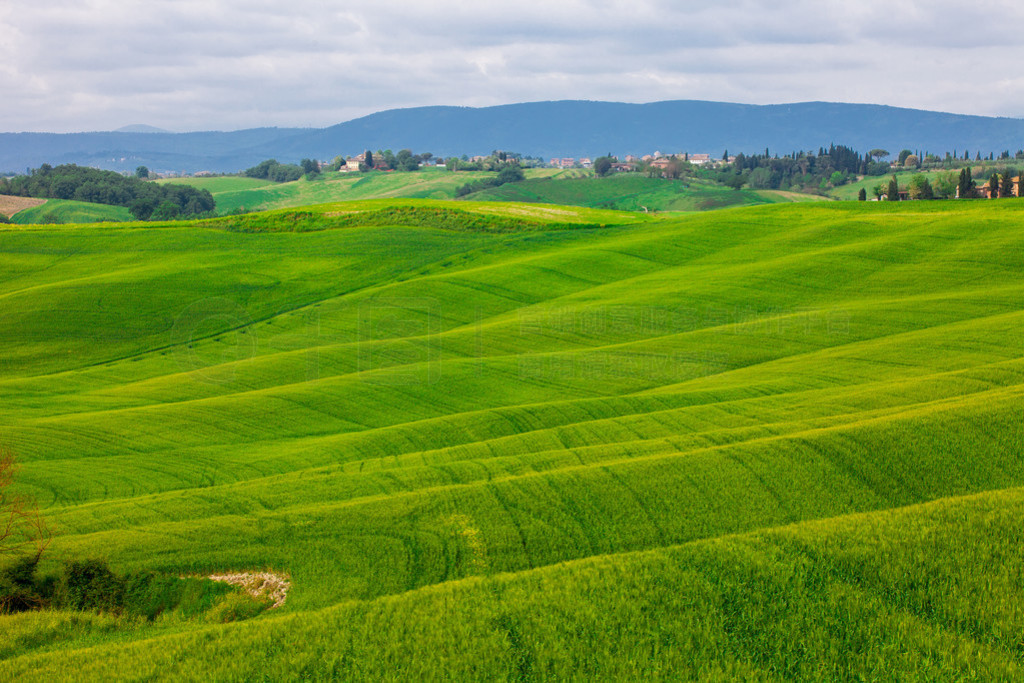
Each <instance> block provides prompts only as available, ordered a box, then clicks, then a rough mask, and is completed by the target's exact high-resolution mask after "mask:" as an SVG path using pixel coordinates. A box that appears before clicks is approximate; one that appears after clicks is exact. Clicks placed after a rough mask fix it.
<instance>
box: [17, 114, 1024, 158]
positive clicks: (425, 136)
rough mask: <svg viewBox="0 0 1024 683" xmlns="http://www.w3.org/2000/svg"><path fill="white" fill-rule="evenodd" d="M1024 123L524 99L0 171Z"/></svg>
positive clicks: (1003, 127)
mask: <svg viewBox="0 0 1024 683" xmlns="http://www.w3.org/2000/svg"><path fill="white" fill-rule="evenodd" d="M1022 138H1024V120H1021V119H1011V118H995V117H985V116H965V115H960V114H949V113H943V112H931V111H922V110H916V109H904V108H900V107H890V106H882V105H872V104H848V103H834V102H800V103H793V104H774V105H752V104H733V103H727V102H706V101H699V100H673V101H667V102H651V103H647V104H630V103H624V102H590V101H559V102H525V103H517V104H507V105H500V106H494V107H481V108H474V107H439V106H434V107H415V108H411V109H392V110H387V111H382V112H377V113H375V114H370V115H369V116H364V117H361V118H358V119H354V120H352V121H346V122H343V123H339V124H337V125H335V126H331V127H329V128H322V129H277V128H258V129H252V130H243V131H234V132H226V133H221V132H202V133H180V134H166V133H73V134H63V135H57V134H47V133H0V171H18V172H20V171H21V170H22V169H24V168H27V167H32V168H35V167H38V166H39V165H41V164H42V163H44V162H45V163H50V164H52V165H56V164H61V163H78V164H81V165H89V166H98V167H100V168H105V169H110V170H117V171H127V172H131V171H134V170H135V168H136V167H137V166H139V165H146V166H148V167H149V168H150V169H152V170H154V171H187V172H196V171H203V170H205V171H217V172H226V173H234V172H236V171H239V170H241V169H244V168H248V167H250V166H253V165H255V164H257V163H259V162H260V161H263V160H264V159H269V158H277V159H279V160H280V161H287V162H298V161H299V160H300V159H302V158H304V157H309V158H319V159H332V158H334V156H335V155H338V154H357V153H360V152H362V151H363V150H366V149H370V150H374V151H375V150H378V149H392V150H399V149H402V148H409V149H412V150H414V151H416V152H427V151H429V152H432V153H434V154H435V155H438V156H442V157H447V156H450V155H462V154H488V153H490V152H491V151H492V150H495V149H503V150H506V151H515V152H519V153H521V154H527V155H531V156H541V157H544V158H548V157H597V156H600V155H602V154H605V153H611V154H617V155H624V154H637V155H642V154H650V153H653V152H654V151H656V150H660V151H662V152H665V153H679V152H690V153H694V152H704V153H710V154H713V155H715V156H716V157H717V156H718V155H721V154H722V153H723V152H724V151H725V150H728V151H730V152H732V153H736V152H744V153H747V154H754V153H761V152H762V151H763V150H764V149H765V148H766V147H767V148H769V149H770V150H771V152H772V153H780V154H788V153H790V152H795V151H799V150H816V149H818V148H819V147H826V148H827V147H828V146H829V145H830V144H832V143H835V144H843V145H847V146H850V147H853V148H854V149H856V150H859V151H861V152H867V151H868V150H870V149H872V148H876V147H881V148H885V149H888V150H889V151H891V152H893V153H896V152H897V151H898V150H900V149H904V148H908V149H913V150H929V151H932V152H934V153H938V154H940V155H941V154H942V153H944V152H947V151H948V152H951V151H953V150H960V151H962V150H971V151H972V152H974V151H981V152H982V153H983V154H986V155H987V154H988V153H989V152H995V153H996V154H999V153H1000V152H1002V151H1003V150H1010V151H1011V152H1013V151H1015V150H1017V149H1019V148H1020V144H1021V143H1020V141H1021V139H1022Z"/></svg>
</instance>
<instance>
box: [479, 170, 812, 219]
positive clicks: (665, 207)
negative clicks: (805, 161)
mask: <svg viewBox="0 0 1024 683" xmlns="http://www.w3.org/2000/svg"><path fill="white" fill-rule="evenodd" d="M471 198H472V199H479V200H483V201H519V202H522V201H525V202H541V203H548V204H569V205H574V206H591V207H600V208H606V209H617V210H620V211H644V210H646V211H710V210H713V209H722V208H730V207H738V206H751V205H755V204H770V203H777V202H790V201H812V200H814V199H816V198H815V197H811V196H810V195H797V194H796V193H792V192H789V193H779V192H758V191H754V190H734V189H732V188H729V187H725V186H722V185H718V184H716V183H711V182H706V181H699V180H689V181H681V180H668V179H665V178H648V177H646V176H644V175H641V174H639V173H622V174H616V175H611V176H608V177H605V178H597V177H594V176H592V175H591V176H589V177H585V178H577V179H564V178H558V179H547V178H538V179H529V180H526V181H524V182H519V183H514V184H511V185H502V186H501V187H497V188H492V189H488V190H483V191H481V192H477V193H474V194H473V195H471Z"/></svg>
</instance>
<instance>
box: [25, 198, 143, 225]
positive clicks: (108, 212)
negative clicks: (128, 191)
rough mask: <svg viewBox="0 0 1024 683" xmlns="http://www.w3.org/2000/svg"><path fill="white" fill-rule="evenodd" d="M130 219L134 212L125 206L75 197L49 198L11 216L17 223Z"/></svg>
mask: <svg viewBox="0 0 1024 683" xmlns="http://www.w3.org/2000/svg"><path fill="white" fill-rule="evenodd" d="M130 220H132V214H131V212H130V211H129V210H128V209H127V208H125V207H123V206H109V205H107V204H92V203H90V202H79V201H75V200H73V199H48V200H46V203H45V204H39V205H38V206H33V207H30V208H27V209H23V210H21V211H18V212H17V213H16V214H14V216H12V217H11V222H12V223H14V224H17V225H33V224H45V223H101V222H118V221H130Z"/></svg>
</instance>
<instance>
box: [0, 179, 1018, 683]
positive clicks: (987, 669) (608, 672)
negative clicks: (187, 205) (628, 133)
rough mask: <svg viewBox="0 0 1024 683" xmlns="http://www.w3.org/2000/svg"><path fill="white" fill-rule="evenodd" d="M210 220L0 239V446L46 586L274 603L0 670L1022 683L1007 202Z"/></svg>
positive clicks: (1013, 240) (350, 208) (113, 624)
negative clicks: (30, 505) (229, 594)
mask: <svg viewBox="0 0 1024 683" xmlns="http://www.w3.org/2000/svg"><path fill="white" fill-rule="evenodd" d="M730 192H731V191H730ZM241 219H244V220H245V221H249V222H248V223H239V224H237V225H235V224H232V223H230V221H231V220H235V219H219V220H217V221H211V222H201V223H196V224H187V223H182V224H168V225H164V226H146V225H143V224H125V225H120V226H86V225H83V226H67V227H61V228H50V227H36V228H31V229H24V228H13V227H11V228H6V229H4V228H0V272H3V273H4V278H3V279H2V280H0V299H2V300H3V302H4V310H5V314H6V315H5V316H3V317H2V318H0V392H2V394H3V396H4V410H3V411H2V412H0V441H2V442H3V443H5V444H8V445H9V446H10V447H11V448H12V449H13V450H14V451H15V452H16V453H17V454H18V455H19V456H20V458H21V460H22V462H23V469H22V477H21V486H22V488H23V490H24V491H25V492H27V493H31V494H33V495H35V496H36V497H37V498H38V499H39V500H40V502H41V504H42V505H43V506H44V508H45V511H46V513H47V516H48V518H49V519H50V520H51V521H52V523H53V525H54V527H55V529H56V530H57V536H56V538H55V539H54V542H53V545H52V548H51V552H50V554H49V556H48V559H47V560H46V562H48V564H47V565H46V566H44V571H51V570H53V569H54V568H55V567H56V566H57V564H58V563H59V562H60V561H61V560H63V559H71V558H80V557H91V556H97V555H98V556H103V557H106V558H108V559H109V561H110V563H111V565H112V566H113V567H114V568H115V569H116V570H117V571H120V572H128V571H136V570H151V571H158V572H163V573H166V574H169V575H193V574H207V573H213V572H222V571H229V570H238V571H256V570H264V569H266V570H271V571H275V572H279V573H286V574H289V575H290V576H291V577H292V589H291V592H290V593H289V598H288V602H287V603H286V605H285V606H284V607H282V608H281V609H279V610H274V611H273V612H270V613H267V614H264V615H263V616H259V617H256V618H254V619H251V620H249V621H246V622H244V623H239V624H232V625H218V624H210V623H207V622H199V621H195V620H188V619H166V620H163V621H161V620H157V621H155V622H153V623H147V624H138V623H134V622H128V621H125V620H124V619H116V618H113V617H109V616H106V615H92V614H89V615H81V614H72V613H63V612H59V613H39V614H30V615H21V616H0V632H5V633H10V634H16V635H15V636H9V638H12V639H13V641H8V642H13V643H14V644H13V645H9V646H8V647H7V649H6V650H3V652H4V654H3V655H2V661H0V678H12V679H14V678H28V679H33V678H36V679H70V678H76V677H79V678H81V677H84V678H95V677H100V676H102V675H103V673H102V672H104V671H110V670H116V671H118V672H119V674H120V675H121V676H122V677H124V678H133V679H143V678H176V679H177V678H186V679H198V678H211V677H212V678H218V679H239V678H254V677H261V676H262V677H268V678H271V679H280V678H301V677H311V678H328V677H339V678H344V679H373V680H380V679H382V678H383V679H397V678H404V679H409V678H437V677H441V676H446V677H450V678H454V679H462V680H465V679H471V678H472V679H494V678H513V679H518V680H528V679H531V678H533V679H561V678H566V677H572V676H582V677H587V678H611V679H623V678H634V679H635V678H638V677H643V678H645V679H646V678H679V677H681V678H688V677H707V678H712V679H714V678H722V679H726V678H779V679H823V678H825V679H833V678H842V679H862V678H868V679H879V678H885V679H895V678H907V679H910V678H920V677H926V678H935V679H963V678H972V677H975V678H983V679H999V678H1006V679H1011V678H1014V677H1015V676H1017V675H1018V674H1019V669H1020V666H1021V655H1020V648H1019V643H1018V640H1019V633H1020V629H1021V625H1022V622H1021V619H1022V617H1021V614H1022V612H1021V611H1020V610H1019V609H1018V608H1017V607H1016V606H1017V605H1019V604H1020V597H1021V596H1020V590H1021V583H1020V581H1019V580H1018V579H1019V575H1020V573H1021V572H1022V571H1024V563H1022V561H1021V560H1022V558H1021V554H1020V548H1021V547H1022V546H1021V543H1020V541H1021V539H1020V529H1019V526H1020V525H1019V519H1020V514H1021V512H1022V506H1024V493H1022V491H1024V460H1022V458H1021V456H1022V444H1024V429H1022V424H1024V423H1022V421H1021V411H1020V405H1021V400H1022V398H1024V337H1022V335H1021V332H1020V330H1021V329H1022V325H1021V323H1022V322H1024V285H1022V284H1021V281H1020V277H1019V273H1020V272H1021V269H1022V267H1024V248H1022V247H1024V232H1022V231H1021V230H1020V226H1021V225H1022V223H1024V204H1021V203H1019V202H1016V201H1012V200H1007V201H1004V202H991V203H985V202H929V203H903V204H888V203H883V204H877V203H867V204H859V203H841V204H840V203H825V204H795V203H791V204H785V205H774V206H758V207H751V208H741V209H736V210H732V211H727V212H714V213H706V214H694V215H688V216H683V217H678V216H674V217H661V218H652V217H650V216H646V217H643V216H641V217H639V218H638V217H636V216H634V215H630V214H621V213H616V212H613V211H605V210H598V209H585V208H570V207H554V206H550V205H548V206H544V205H527V204H517V203H510V204H478V203H473V202H457V203H450V202H442V201H436V200H421V201H413V200H401V201H386V200H374V201H364V202H356V203H352V204H346V203H338V204H327V205H322V206H315V207H308V208H303V209H301V210H285V211H281V212H277V213H271V214H267V215H265V216H244V217H241ZM241 219H240V220H241ZM289 221H290V222H291V225H289ZM282 226H285V227H282ZM296 226H298V230H296V229H293V228H295V227H296ZM623 634H629V635H628V637H624V636H623Z"/></svg>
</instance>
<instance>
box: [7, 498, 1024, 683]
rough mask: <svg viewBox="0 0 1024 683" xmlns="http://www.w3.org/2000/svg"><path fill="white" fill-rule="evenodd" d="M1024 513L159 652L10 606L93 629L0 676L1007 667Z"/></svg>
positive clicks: (96, 620)
mask: <svg viewBox="0 0 1024 683" xmlns="http://www.w3.org/2000/svg"><path fill="white" fill-rule="evenodd" d="M1021 514H1024V493H1022V491H1021V489H1013V490H1009V491H1006V492H998V493H991V494H985V495H982V496H977V497H972V498H964V499H947V500H942V501H938V502H936V503H932V504H929V505H926V506H920V507H914V508H905V509H902V510H899V511H897V512H889V513H875V514H872V515H865V516H854V517H842V518H838V519H836V520H830V521H827V522H819V523H810V524H802V525H797V526H791V527H785V528H782V529H779V530H777V531H770V532H758V533H753V534H747V535H741V536H727V537H723V538H721V539H716V540H714V541H701V542H696V543H692V544H687V545H683V546H677V547H671V548H665V549H659V550H656V551H648V552H644V553H635V554H626V555H617V556H608V557H600V558H594V559H592V560H587V561H582V562H574V563H568V564H563V565H559V566H557V567H551V568H547V569H542V570H537V571H532V572H526V573H522V574H504V575H497V576H494V577H489V578H484V579H469V580H464V581H458V582H454V583H450V584H445V585H442V586H437V587H431V588H429V589H423V590H419V591H412V592H409V593H406V594H404V595H401V596H397V597H395V598H387V599H381V600H374V601H369V602H358V603H348V604H344V605H340V606H338V607H334V608H330V609H325V610H321V611H317V612H312V613H305V614H301V615H295V616H282V617H278V618H270V619H267V620H265V621H261V622H247V623H243V624H239V625H236V626H233V627H231V628H218V629H203V630H202V631H200V632H199V633H189V632H185V633H180V634H176V635H175V634H171V635H167V636H166V637H163V638H161V639H160V640H159V647H145V643H142V644H128V643H124V642H123V641H124V640H125V638H124V636H123V635H122V636H121V637H120V638H118V637H117V635H113V634H116V633H117V632H116V631H113V634H112V633H111V631H112V630H111V629H110V626H111V624H110V623H109V620H108V619H104V618H103V617H91V618H85V619H83V618H81V617H79V616H77V615H76V616H72V615H64V614H57V615H54V616H53V617H50V618H48V619H47V620H42V619H34V620H31V619H25V618H19V619H16V620H15V619H12V620H9V623H8V624H7V626H8V627H9V628H11V629H12V630H11V632H10V636H11V637H12V639H13V640H15V641H24V640H29V639H31V638H32V637H35V638H39V637H48V638H50V639H53V640H55V641H57V642H59V641H61V640H67V639H69V638H74V637H76V636H77V637H78V638H83V636H84V635H85V634H95V635H92V636H91V638H90V639H89V640H86V641H85V642H82V643H81V645H82V646H81V647H79V648H78V649H76V650H74V651H72V652H70V653H69V652H66V651H64V650H62V649H57V650H56V651H53V652H50V653H44V654H41V655H39V656H36V657H32V658H25V657H22V658H15V659H12V660H9V661H7V662H4V663H0V672H3V673H4V675H5V676H7V677H13V678H20V677H28V678H48V679H50V680H55V679H70V678H79V677H87V678H98V677H102V676H104V675H105V674H106V672H109V670H110V667H116V669H117V671H118V672H119V676H120V677H123V678H125V679H131V680H136V679H151V678H154V677H155V678H161V679H177V680H181V679H186V680H198V679H202V678H209V677H211V676H214V677H217V678H237V679H241V678H253V677H269V678H272V679H293V678H307V677H315V678H335V677H338V678H344V679H347V680H383V679H398V678H405V679H409V678H416V679H422V678H433V677H435V676H437V675H438V674H439V672H444V675H445V676H446V677H450V678H454V679H457V680H469V679H480V678H488V679H495V678H510V679H523V678H526V679H531V678H535V679H562V680H564V679H566V678H572V677H574V676H581V675H583V676H588V677H589V676H595V677H602V678H614V679H619V680H625V679H635V678H636V677H642V678H645V679H649V678H666V677H671V678H676V679H678V678H697V677H708V678H713V679H735V678H783V679H789V680H793V679H807V680H810V679H823V678H827V679H835V678H844V679H860V678H867V679H873V678H885V679H889V680H892V679H919V678H922V677H929V678H939V679H949V678H957V679H970V678H983V679H988V680H994V679H1010V678H1014V677H1017V676H1019V675H1020V671H1021V666H1022V662H1021V657H1020V653H1019V641H1018V637H1017V634H1018V633H1019V631H1020V628H1021V627H1022V626H1024V622H1022V614H1021V611H1020V609H1019V608H1018V607H1016V605H1018V604H1019V603H1020V600H1021V599H1022V598H1024V595H1022V594H1021V586H1020V582H1019V581H1017V580H1015V579H1014V575H1013V574H1012V572H1011V573H1008V572H1007V571H1005V568H1006V567H1008V566H1009V567H1016V568H1018V569H1019V568H1020V567H1021V565H1022V563H1024V556H1022V554H1021V547H1024V546H1022V541H1024V538H1022V536H1021V530H1020V524H1019V519H1020V516H1021ZM894 549H898V551H894ZM104 630H106V631H107V635H106V636H105V637H104V636H102V635H100V634H101V633H102V632H103V631H104ZM149 630H150V631H151V633H152V635H157V634H159V633H161V630H160V627H149ZM623 634H629V635H628V637H623ZM119 641H120V642H119ZM284 650H287V652H288V654H287V655H283V651H284Z"/></svg>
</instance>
